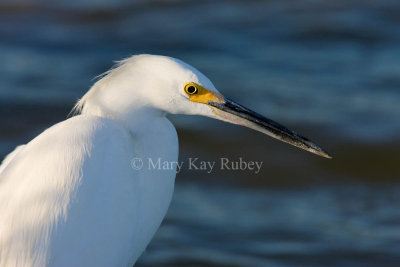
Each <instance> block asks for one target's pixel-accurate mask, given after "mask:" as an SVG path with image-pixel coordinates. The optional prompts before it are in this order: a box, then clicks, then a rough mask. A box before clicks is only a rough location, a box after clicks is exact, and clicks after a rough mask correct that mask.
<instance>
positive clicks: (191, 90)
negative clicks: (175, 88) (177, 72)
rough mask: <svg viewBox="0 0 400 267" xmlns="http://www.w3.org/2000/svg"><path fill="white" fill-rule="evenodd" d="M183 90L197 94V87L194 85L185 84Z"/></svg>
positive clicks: (190, 93)
mask: <svg viewBox="0 0 400 267" xmlns="http://www.w3.org/2000/svg"><path fill="white" fill-rule="evenodd" d="M185 91H186V93H187V94H188V95H194V94H197V92H198V89H197V87H196V86H194V85H192V84H190V85H187V86H186V87H185Z"/></svg>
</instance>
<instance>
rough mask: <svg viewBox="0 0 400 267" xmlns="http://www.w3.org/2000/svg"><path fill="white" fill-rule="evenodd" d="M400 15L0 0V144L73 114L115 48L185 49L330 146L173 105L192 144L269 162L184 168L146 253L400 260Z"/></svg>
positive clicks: (267, 261)
mask: <svg viewBox="0 0 400 267" xmlns="http://www.w3.org/2000/svg"><path fill="white" fill-rule="evenodd" d="M399 14H400V2H399V1H398V0H370V1H362V0H338V1H312V0H301V1H290V0H282V1H259V0H251V1H244V0H242V1H241V0H232V1H228V0H223V1H209V0H205V1H200V0H188V1H184V0H170V1H121V0H119V1H116V0H115V1H93V0H84V1H52V2H50V1H44V0H42V1H28V0H20V1H13V0H2V1H1V2H0V62H1V63H0V127H1V128H0V158H2V157H3V156H4V155H6V154H7V153H9V152H10V151H11V150H12V149H13V148H14V147H15V146H16V145H18V144H21V143H26V142H27V141H29V140H30V139H31V138H33V137H34V136H36V135H37V134H39V133H40V132H41V131H42V130H43V129H45V128H46V127H49V126H50V125H52V124H54V123H56V122H57V121H60V120H63V119H65V117H66V115H67V114H68V112H69V110H70V109H71V108H72V106H73V104H74V102H75V101H76V100H77V99H78V98H79V97H81V96H82V95H83V94H84V93H85V92H86V91H87V90H88V89H89V88H90V86H91V84H92V83H93V82H94V81H93V80H92V79H93V78H94V77H96V76H97V75H99V74H100V73H103V72H104V71H106V70H107V69H109V68H110V67H111V66H112V65H113V63H112V62H113V61H115V60H119V59H123V58H125V57H128V56H130V55H132V54H138V53H154V54H163V55H169V56H173V57H177V58H180V59H182V60H184V61H186V62H188V63H190V64H191V65H193V66H195V67H197V68H198V69H199V70H200V71H202V72H203V73H204V74H206V75H207V76H208V77H209V78H210V79H211V80H212V81H213V82H214V84H215V86H216V87H217V88H218V89H219V90H220V91H221V92H222V93H224V94H225V95H226V96H227V97H229V98H231V99H234V100H238V101H239V102H241V103H242V104H244V105H246V106H249V107H251V108H252V109H255V110H256V111H258V112H260V113H262V114H265V115H268V117H270V118H272V119H274V120H277V121H279V122H282V123H284V124H287V125H288V126H291V127H292V126H296V127H295V128H296V130H297V129H301V130H304V132H305V133H306V134H307V136H309V135H310V137H311V138H312V139H314V137H315V138H317V141H318V143H319V144H321V146H323V147H324V148H326V149H327V150H328V151H329V152H331V153H332V154H333V155H334V157H335V159H334V160H332V161H322V160H321V159H319V158H316V157H314V156H312V155H308V154H306V153H303V152H301V151H298V150H296V149H294V148H289V147H288V146H285V145H283V144H278V143H277V142H274V141H271V140H270V139H268V138H266V137H265V138H264V137H261V135H257V134H255V133H251V132H250V131H245V130H236V129H237V128H235V127H233V126H223V124H215V123H214V124H212V123H211V122H210V121H209V120H201V119H197V118H192V117H176V118H173V119H174V122H175V124H176V125H177V127H178V133H179V137H180V144H181V156H182V157H183V158H186V157H191V156H201V157H202V158H203V159H204V160H207V159H212V160H213V159H215V158H218V157H222V156H224V157H229V158H238V157H239V156H240V157H245V158H249V159H254V160H261V161H263V162H265V165H264V166H265V167H264V168H263V169H262V172H261V173H260V174H259V175H251V174H249V173H246V172H231V173H217V174H216V173H212V174H210V175H205V174H202V173H191V172H189V173H183V174H181V175H179V176H178V178H177V187H176V192H175V195H174V199H173V201H172V204H171V208H170V210H169V212H168V214H167V217H166V220H165V221H164V223H163V225H162V226H161V228H160V230H159V231H158V233H157V235H156V236H155V238H154V240H153V241H152V242H151V244H150V246H149V247H148V250H147V251H146V253H145V254H144V255H143V256H142V257H141V258H140V260H139V263H138V266H279V267H281V266H285V267H286V266H287V267H292V266H356V267H358V266H360V267H364V266H377V267H378V266H379V267H380V266H396V267H397V266H400V256H399V255H400V254H399V252H400V227H399V222H400V188H399V183H398V181H400V171H399V169H398V162H399V159H400V157H399V156H398V151H399V150H400V142H399V141H400V139H399V133H400V119H399V118H400V104H399V103H400V15H399ZM301 133H303V131H302V132H301ZM367 181H368V182H367ZM371 181H372V182H371Z"/></svg>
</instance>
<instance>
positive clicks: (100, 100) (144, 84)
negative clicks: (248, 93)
mask: <svg viewBox="0 0 400 267" xmlns="http://www.w3.org/2000/svg"><path fill="white" fill-rule="evenodd" d="M139 110H140V111H142V113H146V114H151V113H154V114H156V115H157V114H158V115H164V114H188V115H202V116H207V117H211V118H214V119H218V120H223V121H226V122H230V123H233V124H238V125H242V126H245V127H248V128H251V129H254V130H256V131H259V132H262V133H264V134H267V135H269V136H271V137H273V138H276V139H278V140H281V141H283V142H286V143H289V144H291V145H294V146H296V147H299V148H301V149H304V150H307V151H309V152H311V153H314V154H317V155H319V156H322V157H325V158H331V157H330V156H329V154H328V153H327V152H325V151H324V150H323V149H322V148H320V147H319V146H317V145H316V144H314V143H313V142H311V141H310V140H308V139H307V138H305V137H303V136H301V135H299V134H297V133H296V132H294V131H292V130H290V129H288V128H287V127H285V126H283V125H281V124H279V123H277V122H275V121H273V120H271V119H268V118H266V117H264V116H262V115H260V114H258V113H256V112H254V111H252V110H251V109H249V108H246V107H244V106H242V105H240V104H238V103H236V102H234V101H232V100H230V99H228V98H226V97H225V96H224V95H223V94H221V93H220V92H219V91H218V90H217V89H216V88H215V86H214V85H213V84H212V82H211V81H210V80H209V79H208V78H207V77H206V76H205V75H203V74H202V73H201V72H200V71H198V70H197V69H195V68H194V67H192V66H190V65H188V64H186V63H184V62H183V61H181V60H178V59H174V58H171V57H165V56H156V55H137V56H132V57H130V58H128V59H125V60H122V61H120V62H118V64H117V66H116V67H115V68H113V69H111V70H110V71H108V72H106V73H105V74H104V75H102V78H101V79H100V80H99V81H97V82H96V83H95V85H94V86H93V87H92V88H91V90H89V92H88V93H87V94H86V95H85V96H84V97H83V98H82V99H81V100H80V101H79V102H78V104H77V105H76V107H75V111H79V112H81V113H91V114H94V115H101V116H108V117H114V118H118V119H122V118H123V119H124V120H129V119H134V118H135V116H136V117H137V114H138V111H139Z"/></svg>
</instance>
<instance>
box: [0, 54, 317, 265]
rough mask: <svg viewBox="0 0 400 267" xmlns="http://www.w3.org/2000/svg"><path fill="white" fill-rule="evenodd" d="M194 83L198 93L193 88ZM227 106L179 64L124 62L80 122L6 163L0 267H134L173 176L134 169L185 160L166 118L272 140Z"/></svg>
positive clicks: (0, 184)
mask: <svg viewBox="0 0 400 267" xmlns="http://www.w3.org/2000/svg"><path fill="white" fill-rule="evenodd" d="M188 83H193V84H195V87H197V86H198V88H195V89H198V90H199V91H198V92H196V93H195V94H197V95H195V96H194V95H191V94H189V90H188V91H185V90H186V89H184V88H186V87H185V85H187V84H188ZM203 89H204V90H205V91H204V90H203ZM190 90H191V89H190ZM203 93H204V94H203ZM202 94H203V95H202ZM226 101H227V100H226ZM226 101H225V99H224V98H223V97H222V96H221V95H220V94H219V92H218V91H217V90H216V89H215V87H214V86H213V85H212V83H211V82H210V81H209V80H208V79H207V78H206V77H205V76H204V75H203V74H201V73H200V72H198V71H197V70H196V69H194V68H192V67H190V66H189V65H187V64H185V63H183V62H181V61H179V60H176V59H172V58H168V57H162V56H151V55H140V56H134V57H131V58H129V59H127V60H124V61H122V62H121V63H120V64H119V65H118V66H117V67H116V68H115V69H113V70H111V71H110V72H108V73H106V75H105V76H104V77H103V78H102V79H100V80H99V81H98V82H97V83H96V84H95V85H94V86H93V87H92V88H91V89H90V91H89V92H88V93H87V94H86V95H85V96H84V97H83V98H82V99H81V100H80V101H79V102H78V104H77V106H76V108H75V111H76V112H77V113H78V115H76V116H74V117H72V118H70V119H67V120H65V121H63V122H60V123H58V124H56V125H54V126H52V127H50V128H49V129H47V130H45V131H44V132H43V133H41V134H40V135H39V136H37V137H36V138H34V139H33V140H32V141H30V142H29V143H28V144H26V145H23V146H19V147H17V148H16V149H15V150H14V152H12V153H11V154H10V155H8V156H7V157H6V158H5V160H4V161H3V163H2V165H1V166H0V266H1V267H14V266H15V267H17V266H18V267H42V266H57V267H61V266H66V267H67V266H68V267H69V266H75V267H79V266H97V267H99V266H132V265H133V264H134V263H135V262H136V260H137V258H138V257H139V256H140V254H141V253H142V252H143V251H144V249H145V248H146V246H147V244H148V243H149V242H150V240H151V238H152V237H153V235H154V233H155V232H156V230H157V228H158V227H159V225H160V223H161V221H162V219H163V217H164V216H165V214H166V211H167V209H168V206H169V203H170V201H171V197H172V193H173V188H174V179H175V171H174V170H157V169H148V168H146V166H144V167H143V168H142V169H141V170H134V169H133V168H132V167H131V160H132V159H133V158H141V159H143V160H144V161H145V160H146V159H148V158H151V159H154V160H157V159H158V158H161V159H163V160H165V161H170V162H172V161H177V159H178V140H177V135H176V131H175V128H174V127H173V125H172V124H171V123H170V122H169V120H168V119H167V118H166V114H168V113H174V114H176V113H183V114H199V115H204V116H209V117H213V118H218V119H223V120H228V121H231V122H233V123H237V124H244V125H246V126H249V127H252V128H255V129H256V130H259V131H263V132H266V133H267V130H266V128H265V127H266V126H265V125H264V128H263V129H261V128H260V127H261V126H260V125H261V122H258V123H257V122H249V121H248V120H246V122H244V121H245V116H244V115H243V116H241V117H240V116H239V115H240V114H235V113H234V112H233V111H232V112H230V111H229V110H227V109H224V108H222V107H218V106H217V105H224V104H226V103H225V102H226ZM250 115H251V114H250ZM250 115H249V114H247V115H246V116H250ZM247 119H248V118H247ZM256 124H257V125H258V126H257V127H258V128H257V127H256ZM264 124H265V122H264ZM272 133H273V134H274V135H277V132H276V130H275V131H274V132H272ZM289 134H290V133H289ZM275 137H276V136H275ZM282 139H283V138H282ZM284 141H286V142H289V141H288V140H287V139H285V140H284ZM304 142H305V141H304ZM295 145H298V144H295ZM312 149H315V147H312V148H310V149H309V150H310V151H311V150H312ZM312 152H315V151H312ZM321 153H322V152H321Z"/></svg>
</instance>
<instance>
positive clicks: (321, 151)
mask: <svg viewBox="0 0 400 267" xmlns="http://www.w3.org/2000/svg"><path fill="white" fill-rule="evenodd" d="M316 154H317V155H319V156H321V157H324V158H326V159H333V157H332V156H331V155H329V154H328V153H327V152H325V151H323V150H322V149H321V150H318V151H317V153H316Z"/></svg>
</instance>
